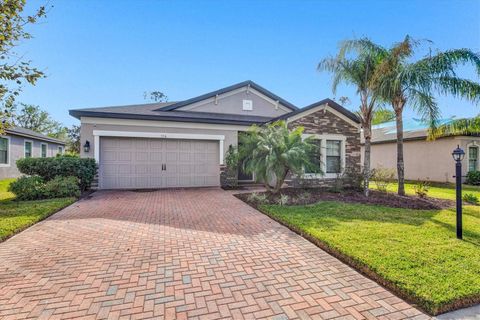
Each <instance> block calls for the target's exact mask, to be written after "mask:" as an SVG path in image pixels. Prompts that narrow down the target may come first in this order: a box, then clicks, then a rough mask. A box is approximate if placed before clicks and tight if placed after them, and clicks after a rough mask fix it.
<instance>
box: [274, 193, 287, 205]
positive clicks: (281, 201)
mask: <svg viewBox="0 0 480 320" xmlns="http://www.w3.org/2000/svg"><path fill="white" fill-rule="evenodd" d="M289 199H290V197H289V196H288V195H286V194H281V195H280V197H279V198H278V199H277V204H278V205H280V206H285V205H287V204H288V200H289Z"/></svg>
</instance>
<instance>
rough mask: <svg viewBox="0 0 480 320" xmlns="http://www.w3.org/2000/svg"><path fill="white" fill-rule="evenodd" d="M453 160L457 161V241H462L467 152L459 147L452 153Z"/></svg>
mask: <svg viewBox="0 0 480 320" xmlns="http://www.w3.org/2000/svg"><path fill="white" fill-rule="evenodd" d="M452 157H453V160H455V181H456V191H457V239H462V238H463V235H462V160H463V158H464V157H465V152H464V151H463V150H462V149H461V148H460V146H459V145H457V148H456V149H455V150H453V152H452Z"/></svg>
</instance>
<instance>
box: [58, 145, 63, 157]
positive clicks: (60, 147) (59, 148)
mask: <svg viewBox="0 0 480 320" xmlns="http://www.w3.org/2000/svg"><path fill="white" fill-rule="evenodd" d="M59 150H61V151H60V152H59ZM64 152H65V147H64V146H58V147H57V154H59V155H63V153H64Z"/></svg>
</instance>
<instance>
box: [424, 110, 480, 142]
mask: <svg viewBox="0 0 480 320" xmlns="http://www.w3.org/2000/svg"><path fill="white" fill-rule="evenodd" d="M452 135H462V136H469V135H480V115H479V116H476V117H474V118H467V119H456V120H453V121H452V122H449V123H446V124H443V125H441V126H439V127H438V128H430V129H429V130H428V138H429V140H435V139H436V138H438V137H444V136H452Z"/></svg>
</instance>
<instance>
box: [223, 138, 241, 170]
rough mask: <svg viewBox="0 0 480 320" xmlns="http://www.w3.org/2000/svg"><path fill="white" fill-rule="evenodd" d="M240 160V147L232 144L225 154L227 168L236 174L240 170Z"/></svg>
mask: <svg viewBox="0 0 480 320" xmlns="http://www.w3.org/2000/svg"><path fill="white" fill-rule="evenodd" d="M238 162H239V156H238V149H237V148H236V147H234V146H232V145H230V146H229V147H228V150H227V153H226V154H225V165H226V166H227V170H229V171H231V172H234V173H235V174H236V173H237V171H238Z"/></svg>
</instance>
